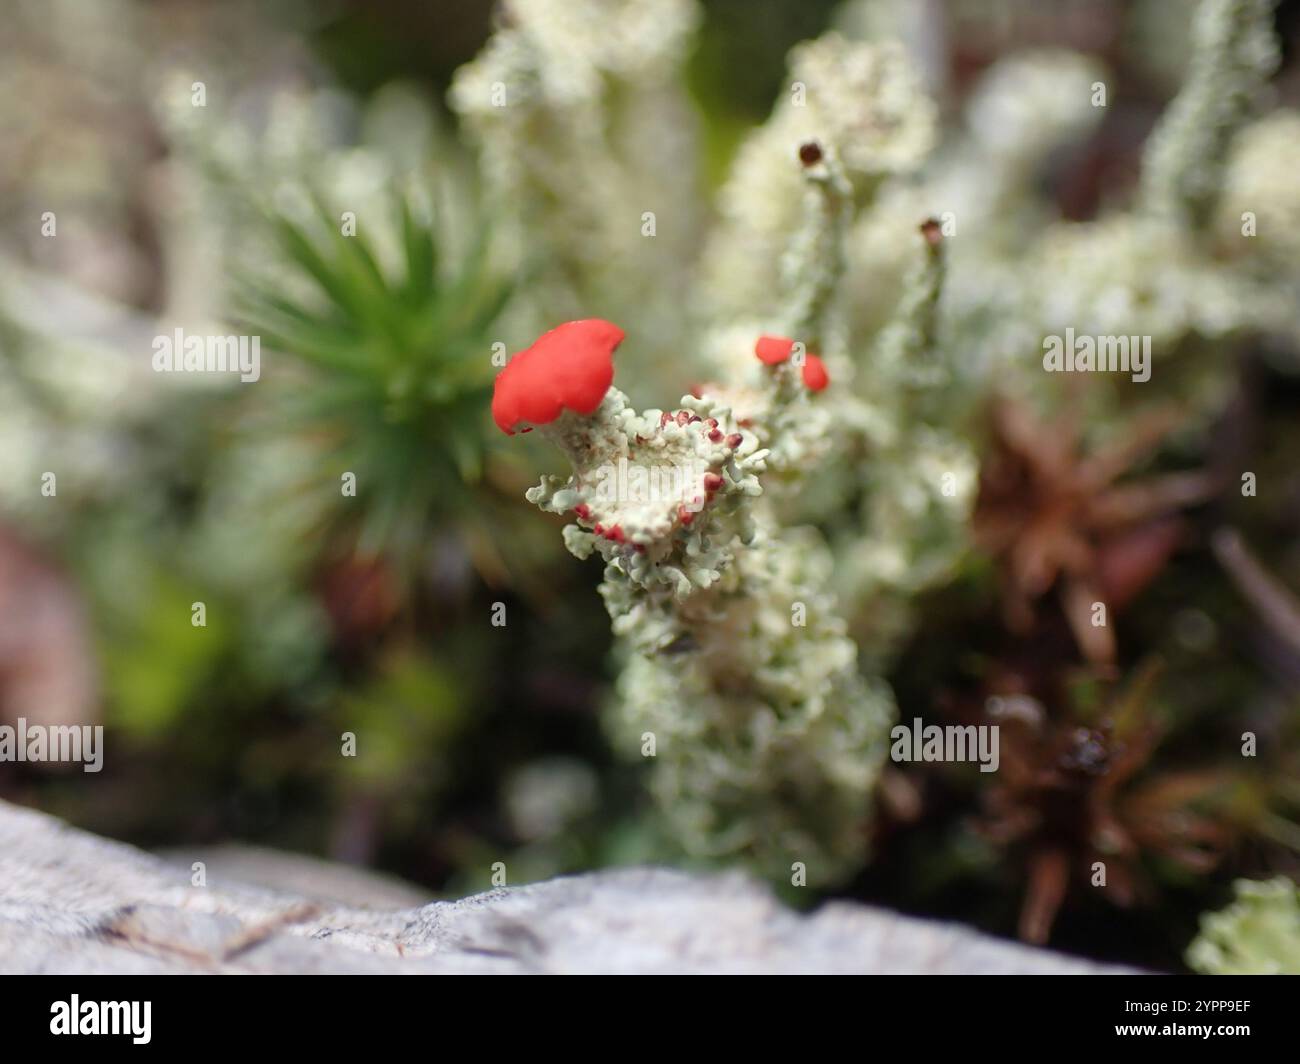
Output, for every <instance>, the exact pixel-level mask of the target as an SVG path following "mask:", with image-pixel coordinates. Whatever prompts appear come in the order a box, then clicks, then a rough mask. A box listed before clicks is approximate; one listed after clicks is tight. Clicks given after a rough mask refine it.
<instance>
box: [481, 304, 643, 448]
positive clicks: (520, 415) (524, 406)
mask: <svg viewBox="0 0 1300 1064" xmlns="http://www.w3.org/2000/svg"><path fill="white" fill-rule="evenodd" d="M622 342H623V330H622V329H620V328H619V327H618V326H617V325H614V324H612V323H610V322H607V321H602V320H601V319H600V318H588V319H586V320H585V321H570V322H565V324H563V325H559V326H556V328H554V329H552V330H551V331H550V332H547V333H543V334H542V335H541V336H540V337H538V338H537V340H536V341H535V342H534V343H533V345H532V346H531V347H529V348H526V349H525V350H523V351H520V352H519V353H518V354H517V355H515V356H514V357H513V358H511V359H510V361H509V362H508V363H507V364H506V367H505V369H503V370H502V371H501V372H500V373H498V374H497V379H496V386H495V387H494V389H493V391H492V420H493V421H495V422H496V425H497V428H499V429H500V430H501V431H502V432H504V433H505V434H506V435H508V436H513V435H514V434H515V428H516V427H517V426H518V425H520V424H521V423H523V422H528V423H530V424H532V425H546V424H549V423H550V422H552V421H554V420H555V419H556V418H557V417H559V416H560V414H561V413H562V412H563V411H565V410H572V411H573V412H574V413H575V414H583V415H587V414H593V413H595V412H596V408H597V407H598V406H600V403H601V400H602V399H604V398H605V393H606V392H608V391H609V386H610V385H611V384H613V383H614V357H613V356H614V349H615V348H616V347H618V345H619V344H620V343H622ZM524 431H527V430H526V429H525V430H524Z"/></svg>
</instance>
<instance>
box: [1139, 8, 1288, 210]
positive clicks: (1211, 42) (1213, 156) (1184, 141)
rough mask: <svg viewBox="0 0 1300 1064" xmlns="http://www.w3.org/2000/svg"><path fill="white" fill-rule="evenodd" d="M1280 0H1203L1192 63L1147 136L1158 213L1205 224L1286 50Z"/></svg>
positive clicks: (1147, 194)
mask: <svg viewBox="0 0 1300 1064" xmlns="http://www.w3.org/2000/svg"><path fill="white" fill-rule="evenodd" d="M1276 6H1277V0H1204V2H1203V3H1202V4H1201V5H1200V7H1199V8H1198V9H1197V11H1196V22H1195V26H1194V29H1193V52H1192V62H1191V68H1190V70H1189V72H1188V75H1187V80H1186V81H1185V82H1184V84H1183V88H1182V90H1181V91H1180V92H1179V94H1178V96H1177V98H1176V99H1175V100H1174V102H1173V103H1172V104H1170V106H1169V109H1168V110H1167V111H1166V112H1165V114H1164V116H1163V117H1162V118H1161V120H1160V124H1159V125H1158V126H1157V127H1156V129H1155V131H1154V132H1153V133H1152V134H1151V138H1150V140H1149V141H1148V142H1147V151H1146V159H1145V162H1144V165H1143V171H1142V196H1143V201H1144V203H1145V205H1146V207H1147V208H1148V209H1149V210H1150V211H1151V212H1152V213H1154V214H1156V215H1160V216H1163V217H1166V218H1172V219H1175V220H1177V221H1179V222H1180V223H1182V224H1185V225H1189V226H1192V227H1199V226H1200V225H1202V224H1204V222H1205V221H1206V220H1207V219H1208V218H1209V216H1210V214H1211V213H1212V211H1213V210H1214V204H1215V200H1216V198H1217V196H1218V194H1219V190H1220V188H1221V187H1222V185H1223V167H1224V163H1225V161H1226V160H1227V157H1228V149H1229V146H1230V145H1231V143H1232V138H1233V137H1234V136H1235V135H1236V133H1237V131H1238V129H1240V128H1241V126H1242V125H1243V124H1244V123H1245V122H1246V121H1247V120H1248V119H1249V118H1250V116H1251V112H1252V110H1253V108H1254V106H1255V103H1256V97H1257V96H1258V94H1259V91H1260V89H1261V87H1262V86H1263V84H1264V82H1265V81H1266V80H1267V79H1268V77H1269V75H1271V74H1272V73H1273V70H1274V69H1275V68H1276V67H1277V63H1278V58H1279V55H1280V51H1279V48H1278V42H1277V38H1276V37H1275V36H1274V34H1273V9H1274V7H1276Z"/></svg>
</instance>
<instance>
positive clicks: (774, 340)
mask: <svg viewBox="0 0 1300 1064" xmlns="http://www.w3.org/2000/svg"><path fill="white" fill-rule="evenodd" d="M793 350H794V341H793V340H790V339H787V338H786V337H784V336H760V337H759V338H758V343H756V344H755V345H754V354H756V355H757V356H758V360H759V361H760V362H762V363H763V364H764V365H767V366H779V365H780V364H781V363H782V362H784V361H785V360H786V359H788V358H789V357H790V352H791V351H793Z"/></svg>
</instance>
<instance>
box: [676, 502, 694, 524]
mask: <svg viewBox="0 0 1300 1064" xmlns="http://www.w3.org/2000/svg"><path fill="white" fill-rule="evenodd" d="M677 520H678V521H680V522H681V523H682V524H684V525H689V524H690V523H691V522H692V521H694V520H695V512H694V511H693V510H688V509H686V504H685V503H679V504H678V506H677Z"/></svg>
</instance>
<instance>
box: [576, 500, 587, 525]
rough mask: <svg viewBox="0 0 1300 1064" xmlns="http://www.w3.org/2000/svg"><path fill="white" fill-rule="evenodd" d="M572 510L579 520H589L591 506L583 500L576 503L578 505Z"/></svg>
mask: <svg viewBox="0 0 1300 1064" xmlns="http://www.w3.org/2000/svg"><path fill="white" fill-rule="evenodd" d="M573 512H574V513H575V514H577V515H578V520H580V521H590V520H591V507H590V506H588V505H587V504H586V503H585V502H580V503H578V505H577V506H575V507H574V508H573Z"/></svg>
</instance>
